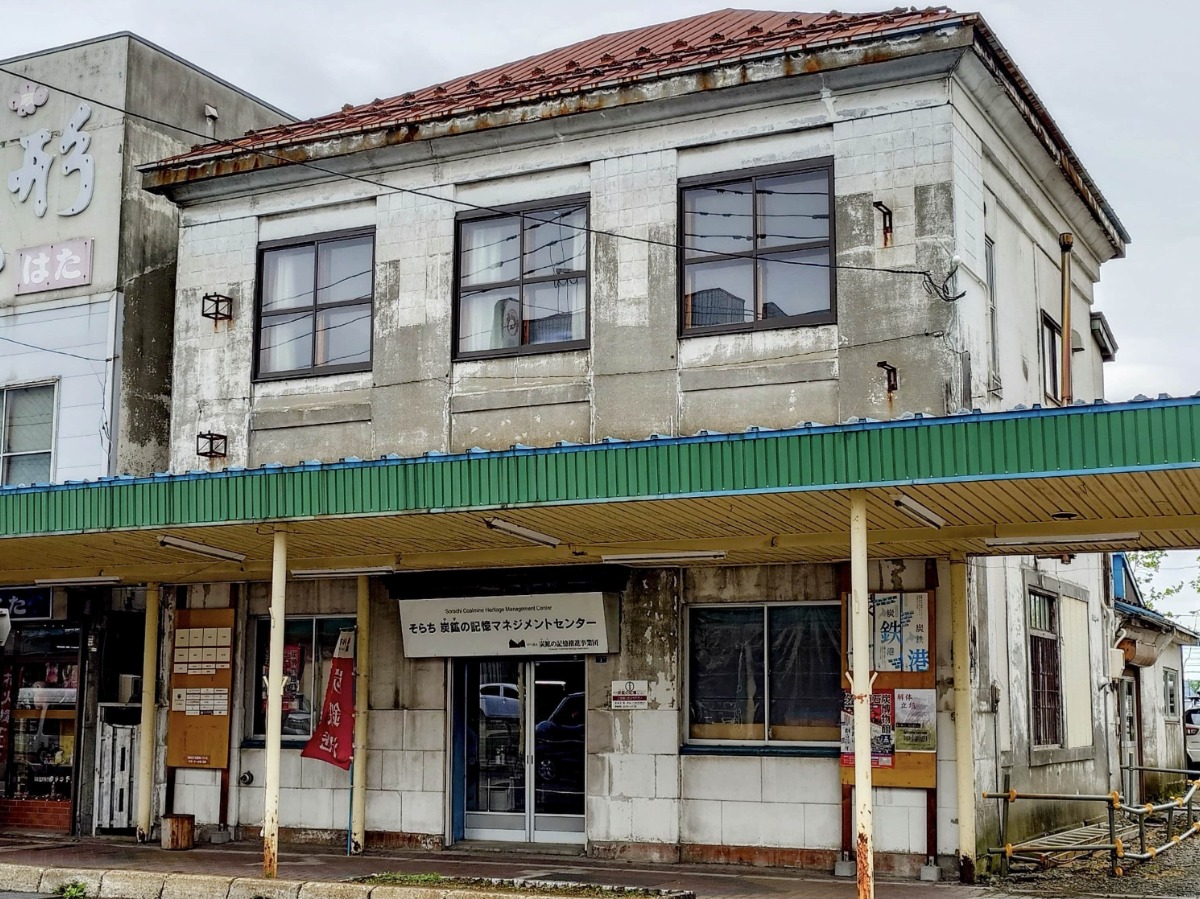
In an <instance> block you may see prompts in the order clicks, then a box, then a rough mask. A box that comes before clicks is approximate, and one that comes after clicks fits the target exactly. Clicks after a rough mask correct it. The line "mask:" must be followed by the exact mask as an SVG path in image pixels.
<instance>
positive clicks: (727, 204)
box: [680, 164, 835, 334]
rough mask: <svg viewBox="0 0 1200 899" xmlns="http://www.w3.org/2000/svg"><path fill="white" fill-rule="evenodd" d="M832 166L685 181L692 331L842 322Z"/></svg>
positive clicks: (684, 316) (686, 292) (686, 307)
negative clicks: (837, 296)
mask: <svg viewBox="0 0 1200 899" xmlns="http://www.w3.org/2000/svg"><path fill="white" fill-rule="evenodd" d="M830 184H831V171H830V168H829V166H828V165H826V164H821V165H814V166H812V167H811V168H805V169H797V170H794V171H790V172H784V173H779V172H772V173H767V174H757V175H734V176H730V177H722V178H713V179H706V180H699V181H697V180H693V181H689V182H686V183H685V184H684V185H683V189H682V197H681V207H682V220H681V223H682V232H683V233H682V240H681V244H682V247H683V249H682V268H683V271H682V281H683V288H682V308H681V310H680V321H681V323H682V324H681V331H682V332H683V333H685V334H686V333H710V332H719V331H738V330H749V329H754V328H780V327H788V326H793V325H815V324H823V323H827V322H832V321H835V308H834V289H833V287H834V275H833V266H832V257H831V249H830V248H831V245H832V240H831V234H832V229H831V226H830V207H831V203H830Z"/></svg>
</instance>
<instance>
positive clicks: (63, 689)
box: [0, 627, 79, 800]
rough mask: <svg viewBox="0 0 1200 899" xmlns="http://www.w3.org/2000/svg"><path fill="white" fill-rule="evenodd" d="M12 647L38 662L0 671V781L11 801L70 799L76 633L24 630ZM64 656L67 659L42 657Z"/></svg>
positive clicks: (16, 663)
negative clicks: (14, 646) (0, 694)
mask: <svg viewBox="0 0 1200 899" xmlns="http://www.w3.org/2000/svg"><path fill="white" fill-rule="evenodd" d="M15 642H16V647H17V648H18V649H20V650H25V651H28V652H29V653H30V654H36V655H42V656H43V657H42V658H40V659H29V658H25V659H14V660H13V661H12V662H10V664H8V665H6V666H4V667H3V669H0V691H2V695H3V701H2V702H0V775H2V776H0V783H2V784H3V794H4V795H5V796H8V797H10V798H16V799H60V800H67V799H70V798H71V791H72V785H73V781H72V778H73V774H72V772H73V770H74V769H73V766H74V761H75V749H76V728H75V724H76V715H77V699H78V696H79V662H78V651H79V630H78V629H77V628H51V627H46V628H42V627H25V628H22V629H21V633H19V634H18V636H17V639H16V641H15ZM64 652H69V653H70V656H69V657H62V656H60V657H58V658H53V657H47V655H48V654H50V653H64Z"/></svg>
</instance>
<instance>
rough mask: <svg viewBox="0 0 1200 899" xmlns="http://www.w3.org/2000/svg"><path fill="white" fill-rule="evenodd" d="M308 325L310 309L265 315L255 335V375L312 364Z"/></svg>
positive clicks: (310, 323) (311, 321)
mask: <svg viewBox="0 0 1200 899" xmlns="http://www.w3.org/2000/svg"><path fill="white" fill-rule="evenodd" d="M312 326H313V317H312V313H311V312H301V313H299V314H294V315H272V316H268V317H265V318H264V319H263V320H262V333H261V334H260V335H259V347H258V371H259V374H264V375H265V374H270V373H271V372H279V371H294V370H296V369H300V368H309V367H310V366H311V365H312Z"/></svg>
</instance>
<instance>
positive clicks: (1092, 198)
mask: <svg viewBox="0 0 1200 899" xmlns="http://www.w3.org/2000/svg"><path fill="white" fill-rule="evenodd" d="M968 18H969V19H971V20H973V21H972V22H971V24H973V25H974V26H975V33H976V35H977V36H978V39H977V40H976V41H975V51H976V53H977V54H978V55H979V58H980V59H981V60H982V61H983V64H984V65H985V66H986V67H987V68H988V70H989V71H990V72H991V73H992V75H993V77H995V78H996V80H997V81H998V82H999V83H1000V86H1001V87H1002V88H1003V90H1004V92H1005V93H1006V94H1007V95H1008V98H1009V99H1010V100H1011V101H1012V103H1013V105H1014V106H1016V108H1017V111H1018V112H1020V114H1021V116H1022V118H1024V119H1025V121H1026V123H1027V124H1028V125H1029V127H1030V130H1032V131H1033V133H1034V135H1035V136H1036V137H1037V138H1038V140H1039V141H1040V142H1041V144H1042V146H1043V147H1044V148H1045V149H1046V151H1047V152H1048V153H1049V154H1050V157H1051V159H1053V160H1054V162H1055V164H1056V165H1057V166H1058V169H1059V171H1061V172H1062V174H1063V176H1064V177H1065V178H1066V179H1067V182H1068V183H1069V184H1070V185H1071V187H1072V189H1074V191H1075V193H1076V194H1077V195H1078V197H1079V199H1080V200H1082V201H1083V204H1084V205H1085V206H1087V208H1088V209H1089V210H1090V211H1091V213H1092V215H1093V217H1094V218H1095V219H1096V221H1097V222H1098V223H1099V225H1100V227H1101V228H1102V229H1103V230H1104V232H1105V234H1106V235H1107V237H1108V239H1109V242H1110V243H1111V244H1112V245H1113V248H1114V249H1115V250H1116V251H1117V255H1118V256H1124V255H1125V245H1126V244H1127V243H1129V242H1130V237H1129V233H1128V232H1127V231H1126V230H1125V226H1124V225H1123V224H1121V220H1120V219H1119V218H1117V214H1116V212H1115V211H1114V210H1113V208H1112V205H1111V204H1110V203H1109V202H1108V200H1107V199H1105V197H1104V194H1102V193H1101V192H1100V188H1099V187H1098V186H1097V185H1096V182H1095V181H1094V180H1092V176H1091V175H1090V174H1088V170H1087V169H1086V168H1084V165H1083V162H1082V161H1080V159H1079V157H1078V156H1077V155H1076V154H1075V151H1074V150H1073V149H1072V148H1071V145H1070V143H1069V142H1068V141H1067V138H1066V136H1065V135H1064V134H1063V133H1062V130H1061V129H1060V128H1059V127H1058V125H1057V123H1056V122H1055V121H1054V119H1053V117H1052V116H1051V115H1050V113H1049V111H1048V110H1047V109H1046V105H1045V104H1044V103H1043V102H1042V100H1041V98H1040V97H1039V96H1038V95H1037V92H1036V91H1035V90H1034V89H1033V86H1032V85H1030V83H1029V82H1028V81H1027V80H1026V78H1025V76H1024V75H1023V74H1022V73H1021V70H1020V69H1019V68H1018V67H1017V64H1016V62H1014V61H1013V58H1012V56H1010V55H1009V53H1008V51H1007V50H1006V49H1005V48H1004V45H1003V44H1001V43H1000V39H999V38H997V37H996V34H995V32H994V31H992V29H991V27H990V26H989V25H988V24H987V22H985V21H984V19H983V16H981V15H979V14H978V13H974V14H972V15H971V16H969V17H968Z"/></svg>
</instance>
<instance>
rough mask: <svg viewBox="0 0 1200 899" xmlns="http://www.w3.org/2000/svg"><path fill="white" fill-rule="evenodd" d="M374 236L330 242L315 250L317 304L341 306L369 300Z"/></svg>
mask: <svg viewBox="0 0 1200 899" xmlns="http://www.w3.org/2000/svg"><path fill="white" fill-rule="evenodd" d="M374 247H375V238H374V237H353V238H350V239H349V240H333V241H328V242H327V243H323V244H321V245H320V247H319V248H318V260H319V261H318V269H317V273H318V280H317V284H318V287H317V302H318V303H344V302H346V301H348V300H366V299H370V297H371V283H372V278H373V275H374V271H373V265H374V263H373V258H374Z"/></svg>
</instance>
